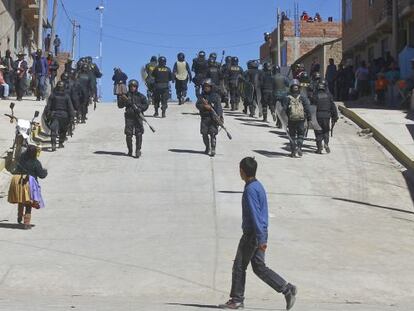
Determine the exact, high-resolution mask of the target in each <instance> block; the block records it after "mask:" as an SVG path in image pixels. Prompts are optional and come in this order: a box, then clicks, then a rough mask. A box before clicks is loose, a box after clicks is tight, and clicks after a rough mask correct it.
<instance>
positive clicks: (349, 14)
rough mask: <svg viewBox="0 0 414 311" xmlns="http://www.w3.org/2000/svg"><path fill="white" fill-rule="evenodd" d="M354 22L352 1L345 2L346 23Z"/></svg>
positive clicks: (346, 0)
mask: <svg viewBox="0 0 414 311" xmlns="http://www.w3.org/2000/svg"><path fill="white" fill-rule="evenodd" d="M351 20H352V0H345V11H344V21H345V23H347V22H349V21H351Z"/></svg>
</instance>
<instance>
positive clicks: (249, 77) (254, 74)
mask: <svg viewBox="0 0 414 311" xmlns="http://www.w3.org/2000/svg"><path fill="white" fill-rule="evenodd" d="M243 77H244V96H243V104H244V113H247V110H248V109H249V111H250V117H254V114H255V111H256V105H257V104H258V100H259V96H258V93H259V90H258V88H259V87H260V70H259V68H257V67H256V66H254V65H252V64H248V69H247V70H246V71H245V72H244V74H243Z"/></svg>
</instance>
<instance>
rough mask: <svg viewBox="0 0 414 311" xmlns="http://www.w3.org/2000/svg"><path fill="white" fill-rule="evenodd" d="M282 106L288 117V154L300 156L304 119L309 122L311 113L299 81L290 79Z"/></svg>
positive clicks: (303, 134)
mask: <svg viewBox="0 0 414 311" xmlns="http://www.w3.org/2000/svg"><path fill="white" fill-rule="evenodd" d="M283 108H284V110H285V112H286V115H287V117H288V130H289V135H290V140H291V141H290V148H291V154H290V156H291V157H292V158H294V157H295V156H296V155H297V156H299V157H302V146H303V140H304V137H305V120H307V121H308V122H310V120H311V114H310V109H309V100H308V97H307V96H304V95H303V94H301V92H300V82H299V81H298V80H297V79H294V80H292V82H291V85H290V90H289V93H288V96H286V97H285V100H284V102H283Z"/></svg>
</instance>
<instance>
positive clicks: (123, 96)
mask: <svg viewBox="0 0 414 311" xmlns="http://www.w3.org/2000/svg"><path fill="white" fill-rule="evenodd" d="M121 100H123V101H128V100H129V98H128V97H127V96H126V95H125V94H122V95H121ZM136 114H137V116H138V117H139V118H140V119H141V120H142V122H144V123H146V124H147V125H148V127H149V128H150V130H151V131H152V132H153V133H155V128H154V127H153V126H151V124H149V123H148V121H147V119H146V118H145V116H144V114H143V113H142V112H141V111H140V112H139V113H136Z"/></svg>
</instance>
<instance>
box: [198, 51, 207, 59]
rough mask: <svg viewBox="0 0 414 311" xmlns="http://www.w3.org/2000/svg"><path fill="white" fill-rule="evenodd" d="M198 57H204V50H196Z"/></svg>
mask: <svg viewBox="0 0 414 311" xmlns="http://www.w3.org/2000/svg"><path fill="white" fill-rule="evenodd" d="M198 57H199V58H205V57H206V52H204V51H200V52H198Z"/></svg>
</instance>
